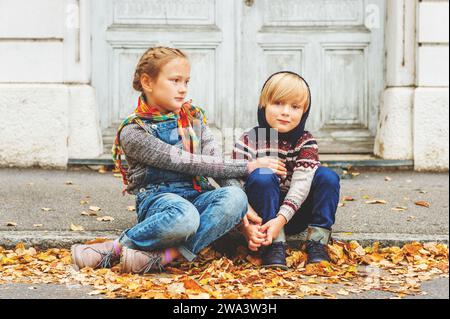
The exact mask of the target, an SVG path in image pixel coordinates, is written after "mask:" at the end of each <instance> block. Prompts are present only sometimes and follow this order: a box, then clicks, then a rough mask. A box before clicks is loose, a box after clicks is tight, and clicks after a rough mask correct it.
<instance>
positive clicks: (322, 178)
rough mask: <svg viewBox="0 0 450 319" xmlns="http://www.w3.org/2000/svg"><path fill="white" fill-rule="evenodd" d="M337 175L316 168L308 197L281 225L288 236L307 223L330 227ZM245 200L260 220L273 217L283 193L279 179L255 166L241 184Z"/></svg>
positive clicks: (296, 232)
mask: <svg viewBox="0 0 450 319" xmlns="http://www.w3.org/2000/svg"><path fill="white" fill-rule="evenodd" d="M339 190H340V185H339V175H338V174H336V173H335V172H334V171H332V170H330V169H328V168H326V167H323V166H321V167H319V168H318V169H317V170H316V173H315V175H314V179H313V182H312V185H311V190H310V192H309V194H308V197H307V198H306V200H305V201H304V202H303V204H302V206H301V207H300V209H299V210H298V211H297V212H296V213H295V215H294V217H293V218H292V219H291V220H290V221H289V223H288V224H287V225H286V226H285V227H284V229H285V232H286V233H287V234H288V235H291V234H298V233H301V232H302V231H304V230H305V229H307V228H308V227H309V226H313V227H319V228H325V229H327V230H331V227H332V226H333V224H334V222H335V215H336V210H337V206H338V203H339ZM245 191H246V193H247V197H248V202H249V204H250V205H251V206H252V207H253V209H254V210H255V211H256V212H258V214H259V215H260V217H261V218H262V219H263V223H266V222H268V221H269V220H271V219H273V218H275V217H276V216H277V213H278V210H279V208H280V205H281V204H282V203H283V200H284V198H285V197H286V194H281V193H280V186H279V178H278V176H277V175H275V174H274V173H273V172H272V171H270V170H268V169H257V170H255V171H253V172H252V174H250V176H249V177H248V178H247V182H246V184H245Z"/></svg>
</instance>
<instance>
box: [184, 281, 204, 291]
mask: <svg viewBox="0 0 450 319" xmlns="http://www.w3.org/2000/svg"><path fill="white" fill-rule="evenodd" d="M183 284H184V288H186V289H190V290H197V291H204V289H203V288H202V286H200V285H199V284H198V283H197V282H196V281H195V280H192V279H189V278H187V279H185V280H184V281H183Z"/></svg>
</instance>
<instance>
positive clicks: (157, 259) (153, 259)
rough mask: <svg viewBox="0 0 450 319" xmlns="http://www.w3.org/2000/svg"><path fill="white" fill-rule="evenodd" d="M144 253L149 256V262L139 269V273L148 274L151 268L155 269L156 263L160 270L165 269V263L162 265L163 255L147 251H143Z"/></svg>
mask: <svg viewBox="0 0 450 319" xmlns="http://www.w3.org/2000/svg"><path fill="white" fill-rule="evenodd" d="M142 253H143V254H145V255H146V256H147V257H148V262H147V264H145V265H144V266H143V267H142V268H141V269H140V270H139V271H138V273H140V274H146V273H148V272H150V270H152V269H154V266H155V265H156V266H157V267H158V270H159V271H160V272H162V271H164V267H163V265H161V260H162V257H161V256H160V255H157V254H154V253H147V252H142Z"/></svg>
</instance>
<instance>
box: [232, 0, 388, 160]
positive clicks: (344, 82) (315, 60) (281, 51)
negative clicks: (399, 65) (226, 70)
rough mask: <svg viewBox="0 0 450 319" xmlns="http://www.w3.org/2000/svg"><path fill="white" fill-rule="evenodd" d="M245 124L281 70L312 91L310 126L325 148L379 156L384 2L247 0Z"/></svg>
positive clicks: (240, 123)
mask: <svg viewBox="0 0 450 319" xmlns="http://www.w3.org/2000/svg"><path fill="white" fill-rule="evenodd" d="M240 9H241V12H240V15H241V16H242V18H241V20H242V24H241V25H240V26H241V32H238V34H242V38H241V39H240V41H239V43H240V44H241V48H240V50H239V51H240V61H239V68H240V72H239V74H240V76H238V82H237V85H236V88H237V90H238V93H237V96H238V98H239V102H238V103H237V105H240V107H239V110H240V115H239V116H237V117H236V125H237V127H247V126H250V125H252V124H253V123H254V122H255V121H256V114H255V107H256V105H257V103H258V93H259V90H261V87H262V85H263V83H264V81H265V80H266V79H267V77H268V76H269V75H270V74H272V73H274V72H276V71H280V70H291V71H295V72H298V73H300V74H301V75H303V76H304V77H305V79H306V80H307V81H308V82H309V84H310V86H311V91H312V110H311V114H310V118H309V120H308V123H307V129H308V130H310V131H312V132H313V134H314V136H315V137H316V138H317V139H318V140H319V147H320V150H321V152H327V153H367V152H369V153H372V149H373V142H374V136H375V134H376V124H377V118H378V109H379V102H380V101H379V97H380V94H381V92H382V90H383V87H384V80H383V65H384V62H383V61H384V60H383V59H384V46H383V39H384V17H385V14H384V12H385V4H384V0H245V1H243V3H242V5H241V6H240Z"/></svg>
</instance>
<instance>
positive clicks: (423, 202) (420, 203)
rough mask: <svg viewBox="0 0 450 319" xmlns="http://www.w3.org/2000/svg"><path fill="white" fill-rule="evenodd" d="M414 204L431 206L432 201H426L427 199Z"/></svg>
mask: <svg viewBox="0 0 450 319" xmlns="http://www.w3.org/2000/svg"><path fill="white" fill-rule="evenodd" d="M414 204H416V205H417V206H422V207H426V208H428V207H430V203H428V202H426V201H417V202H415V203H414Z"/></svg>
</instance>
